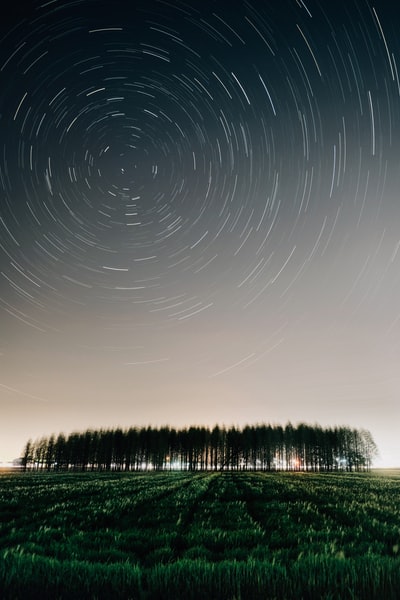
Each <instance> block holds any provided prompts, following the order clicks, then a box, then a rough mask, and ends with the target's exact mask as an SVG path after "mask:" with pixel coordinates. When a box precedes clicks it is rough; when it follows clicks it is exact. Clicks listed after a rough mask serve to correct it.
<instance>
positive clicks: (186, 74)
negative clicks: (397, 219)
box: [0, 0, 400, 329]
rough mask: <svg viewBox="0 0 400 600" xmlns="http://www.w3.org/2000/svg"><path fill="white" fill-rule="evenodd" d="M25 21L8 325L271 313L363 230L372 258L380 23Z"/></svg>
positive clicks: (9, 39) (84, 12)
mask: <svg viewBox="0 0 400 600" xmlns="http://www.w3.org/2000/svg"><path fill="white" fill-rule="evenodd" d="M22 12H23V13H25V14H23V15H21V17H20V18H18V17H17V16H15V17H14V21H13V22H12V23H11V24H10V27H9V29H7V30H6V29H4V34H3V36H2V40H1V45H0V49H1V56H2V64H1V66H0V89H1V121H0V123H1V158H0V177H1V180H0V184H1V191H2V197H1V220H0V233H1V250H0V251H1V278H2V281H1V290H2V295H1V303H2V307H3V309H4V310H6V311H7V312H8V313H9V314H12V315H13V316H15V317H16V318H17V319H19V320H21V321H23V322H24V323H27V324H29V325H32V326H34V327H38V328H43V329H46V326H47V325H46V324H47V322H48V320H50V317H51V315H53V314H57V315H60V314H61V315H63V314H68V311H69V310H70V307H71V306H86V307H90V309H91V310H93V311H94V312H95V313H98V314H99V315H103V316H104V315H110V314H112V315H113V318H115V314H116V313H118V311H122V312H124V311H128V314H129V313H131V314H133V315H134V316H135V318H138V319H139V320H140V319H143V318H145V316H146V315H147V316H148V315H150V314H151V315H153V318H154V319H162V320H163V319H167V320H186V319H191V318H193V317H195V316H196V315H200V314H201V313H204V312H205V311H208V312H209V313H210V312H212V311H215V310H217V311H218V310H221V309H224V307H226V306H227V304H229V306H234V307H236V308H237V309H238V310H239V311H246V309H254V307H257V306H260V305H261V306H266V305H267V306H268V303H269V302H270V301H271V302H272V301H274V302H275V303H277V305H278V306H279V304H280V303H282V302H285V301H287V298H289V301H290V298H291V297H292V294H294V290H296V287H297V286H298V285H299V284H300V283H301V282H302V281H303V280H304V278H305V277H307V273H308V272H309V271H310V270H311V271H312V268H313V265H315V264H317V265H319V264H323V265H324V266H323V270H326V269H328V268H330V267H331V266H332V264H334V262H335V260H338V258H339V260H342V259H343V258H344V257H345V255H346V245H347V244H348V240H346V236H347V235H348V232H349V231H351V228H354V229H355V230H357V228H362V227H363V225H364V223H366V222H367V223H369V224H370V223H371V221H373V220H374V219H375V220H377V223H378V227H377V230H378V233H377V234H376V239H374V241H373V250H372V254H374V253H376V254H378V255H379V253H380V252H384V249H385V244H386V239H387V238H385V240H384V243H383V246H382V240H381V237H382V231H384V228H383V226H382V225H381V223H380V222H379V219H380V217H381V215H382V213H383V212H384V210H385V206H384V205H383V203H382V201H381V202H380V203H379V197H381V198H382V194H383V189H384V185H385V182H386V180H385V177H386V173H387V168H388V161H390V160H391V158H390V153H393V149H394V148H395V147H397V144H398V142H397V139H396V135H395V130H396V129H395V128H396V125H398V117H399V114H398V113H399V111H398V99H399V87H400V86H399V78H398V70H397V62H396V56H395V53H394V50H396V51H397V50H398V48H396V49H394V48H393V46H392V42H391V41H390V40H389V41H388V40H387V38H386V36H385V31H384V26H383V24H382V23H381V20H380V18H379V8H377V9H375V8H374V6H373V5H370V4H369V3H338V4H337V3H335V6H334V7H325V8H323V7H322V6H320V5H319V4H318V3H314V2H312V3H305V2H302V0H299V1H291V2H284V3H279V4H278V3H269V2H233V3H227V2H212V1H207V2H201V3H200V2H199V3H193V2H180V1H172V2H163V1H161V0H160V1H154V2H135V3H127V2H121V1H119V2H113V3H112V4H111V3H104V2H100V3H99V2H94V1H91V0H82V1H78V2H74V3H69V2H62V1H58V0H55V1H53V2H47V3H41V2H32V3H30V4H29V5H28V6H27V7H26V6H25V7H24V10H23V11H22ZM387 27H388V23H387V22H386V24H385V30H387ZM392 155H393V154H392ZM386 236H387V232H386ZM395 243H396V240H394V239H391V238H390V244H391V246H390V249H389V248H387V250H386V251H387V256H389V253H390V252H392V253H393V249H394V248H395ZM386 259H387V257H386ZM318 261H322V263H319V262H318ZM360 261H361V258H360ZM372 263H373V257H371V259H370V262H367V264H366V265H364V266H363V263H362V261H361V262H360V264H357V265H356V270H357V272H358V273H359V274H360V278H362V277H363V274H365V273H364V272H363V270H362V269H364V270H365V271H366V272H368V270H369V269H372V268H373V264H372ZM351 285H352V282H350V281H349V287H348V290H347V291H348V293H349V294H351V293H352V287H351ZM367 294H368V290H367ZM341 300H342V301H343V302H345V301H346V294H345V295H344V298H342V299H341Z"/></svg>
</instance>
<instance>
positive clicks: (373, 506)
mask: <svg viewBox="0 0 400 600" xmlns="http://www.w3.org/2000/svg"><path fill="white" fill-rule="evenodd" d="M399 500H400V477H399V476H398V475H396V474H395V473H393V474H386V475H377V474H367V473H365V474H354V473H347V474H345V473H338V474H320V475H319V474H311V473H258V472H255V473H249V472H222V473H198V474H192V473H187V472H161V473H139V474H137V473H126V474H125V473H107V474H98V473H96V474H90V473H83V474H81V473H76V474H74V473H65V474H56V473H49V474H45V473H41V474H34V473H20V474H3V475H0V526H1V529H0V597H1V598H4V599H8V598H9V599H11V598H12V599H17V598H21V599H24V600H25V599H29V598H49V599H50V598H51V599H52V600H53V599H54V600H55V599H57V598H71V599H76V598H104V599H114V598H140V599H153V598H154V599H155V598H159V599H163V600H164V599H180V598H182V599H185V600H186V599H199V600H200V599H202V600H203V599H210V600H211V599H212V600H217V599H231V600H233V599H235V600H239V599H242V600H244V599H246V600H252V599H265V600H266V599H289V598H290V599H296V600H301V599H302V598H304V599H322V598H325V599H326V600H328V599H329V600H333V599H338V600H339V599H340V600H342V599H347V598H348V599H353V600H354V599H356V598H359V599H360V600H365V599H370V598H371V599H375V598H376V599H377V600H378V599H379V600H383V599H385V600H390V599H393V600H395V599H398V598H399V597H400V501H399Z"/></svg>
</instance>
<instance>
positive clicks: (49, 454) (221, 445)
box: [21, 423, 378, 471]
mask: <svg viewBox="0 0 400 600" xmlns="http://www.w3.org/2000/svg"><path fill="white" fill-rule="evenodd" d="M377 453H378V451H377V447H376V444H375V442H374V440H373V437H372V435H371V433H370V432H369V431H367V430H365V429H352V428H350V427H346V426H345V427H333V428H322V427H321V426H319V425H307V424H304V423H301V424H299V425H297V426H293V425H292V424H291V423H288V424H287V425H286V426H285V427H282V426H279V425H266V424H261V425H255V426H249V425H247V426H245V427H243V428H238V427H233V426H232V427H229V428H226V427H219V426H218V425H216V426H215V427H213V428H212V429H210V428H207V427H197V426H193V427H189V428H184V429H175V428H172V427H159V428H154V427H139V428H138V427H131V428H129V429H121V428H116V429H105V430H104V429H100V430H92V429H88V430H87V431H84V432H74V433H71V434H69V435H64V434H63V433H60V434H59V435H57V436H55V435H51V436H49V437H42V438H40V439H37V440H36V441H32V440H29V441H28V442H27V443H26V445H25V448H24V450H23V453H22V457H21V465H22V467H23V469H24V470H38V471H111V470H117V471H146V470H156V471H159V470H188V471H206V470H215V471H217V470H265V471H280V470H288V471H289V470H290V471H363V470H369V469H370V467H371V465H372V462H373V459H374V458H375V457H376V455H377Z"/></svg>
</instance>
